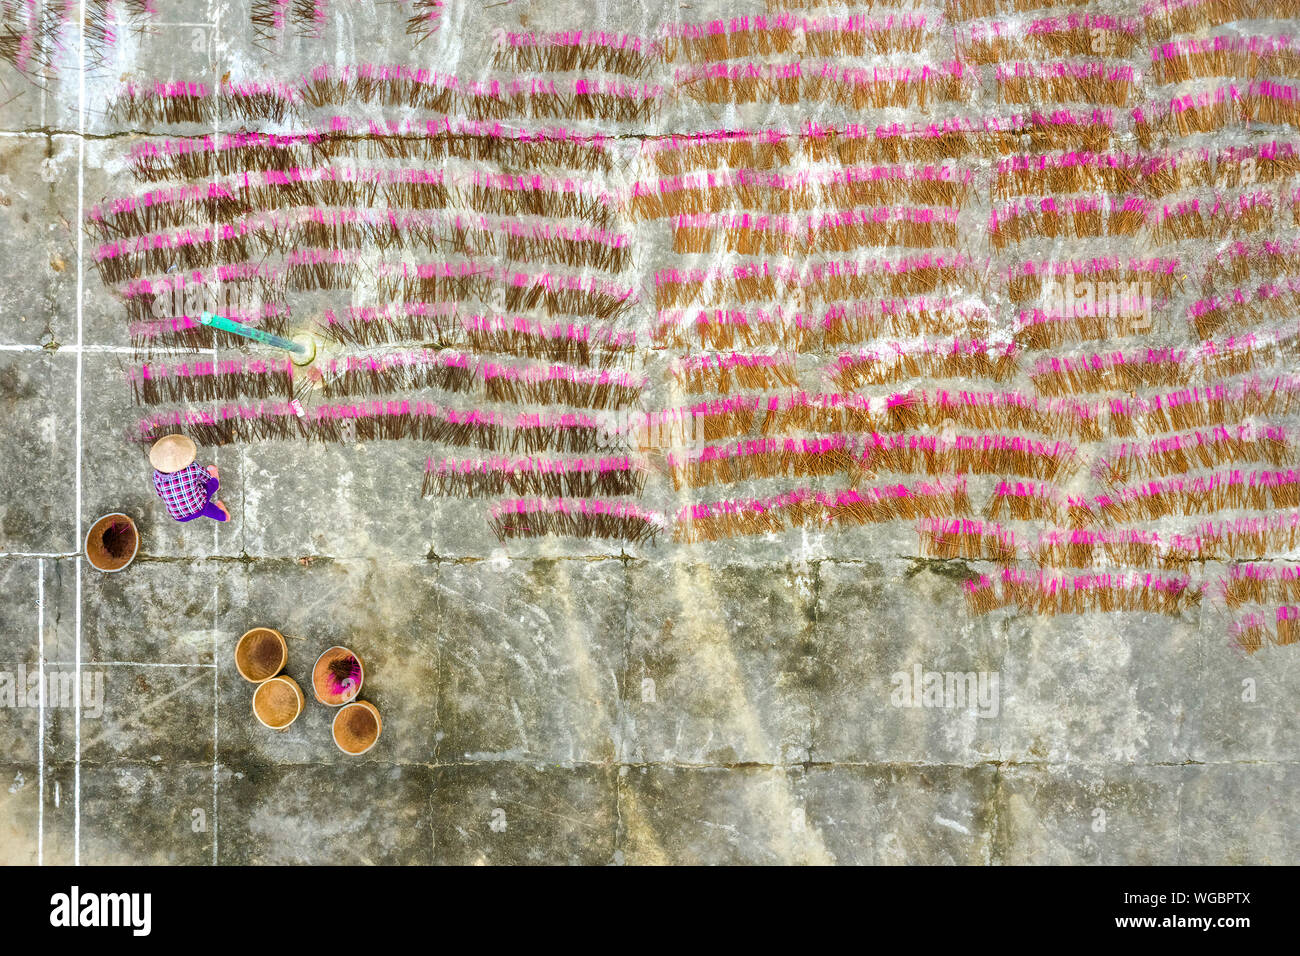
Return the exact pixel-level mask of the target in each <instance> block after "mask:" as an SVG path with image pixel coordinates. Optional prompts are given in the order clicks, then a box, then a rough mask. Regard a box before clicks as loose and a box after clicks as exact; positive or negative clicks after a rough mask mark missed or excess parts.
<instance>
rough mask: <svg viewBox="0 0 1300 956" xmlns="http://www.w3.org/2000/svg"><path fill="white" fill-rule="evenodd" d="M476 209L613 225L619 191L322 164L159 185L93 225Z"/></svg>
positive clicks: (106, 205)
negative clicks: (380, 209) (277, 213)
mask: <svg viewBox="0 0 1300 956" xmlns="http://www.w3.org/2000/svg"><path fill="white" fill-rule="evenodd" d="M376 204H385V205H388V206H392V207H396V208H401V209H446V208H449V207H451V208H459V209H462V210H473V211H474V212H477V213H479V214H485V215H503V216H523V215H533V216H552V217H556V218H565V217H571V218H578V219H588V220H591V221H593V222H594V223H595V225H596V226H598V227H600V228H602V229H609V228H611V227H612V226H613V225H614V220H615V217H616V215H617V209H618V206H619V201H618V197H617V196H615V195H612V194H611V193H610V192H609V191H607V190H605V189H603V188H601V186H600V185H599V184H598V183H594V182H592V181H591V180H590V179H574V178H562V177H555V176H548V175H544V174H541V173H529V174H527V175H521V174H506V173H492V172H482V171H479V170H474V171H470V172H463V173H456V172H452V173H450V174H448V173H447V172H446V171H444V170H430V169H426V168H423V167H418V166H417V167H398V168H392V167H381V166H321V167H306V168H303V167H295V168H293V169H290V170H274V169H267V170H262V171H256V172H254V171H246V172H243V173H239V174H236V175H235V176H232V177H230V178H227V179H223V180H211V181H208V182H204V183H189V184H176V185H171V186H160V187H157V188H154V189H150V190H146V191H145V192H142V193H138V194H130V195H126V196H119V197H116V198H113V199H111V200H105V201H104V202H103V203H102V204H96V205H94V206H92V207H91V208H90V210H88V211H87V213H86V223H87V227H88V228H89V229H91V230H92V231H93V232H95V233H96V234H98V235H101V236H103V237H105V238H114V237H122V236H137V235H145V234H148V233H150V232H154V231H156V230H160V229H165V228H168V227H174V226H187V225H188V226H191V227H193V226H194V225H195V224H196V223H211V222H213V221H214V220H215V221H216V222H218V223H232V222H235V221H236V220H238V219H240V218H243V217H245V216H249V215H252V214H253V213H255V212H264V211H267V210H271V209H285V208H298V207H306V208H309V209H310V208H318V207H329V208H339V207H343V208H371V207H374V206H375V205H376Z"/></svg>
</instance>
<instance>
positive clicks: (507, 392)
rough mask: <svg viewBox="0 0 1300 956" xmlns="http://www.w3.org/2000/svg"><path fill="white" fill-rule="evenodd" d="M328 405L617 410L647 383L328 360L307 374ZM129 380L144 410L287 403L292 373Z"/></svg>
mask: <svg viewBox="0 0 1300 956" xmlns="http://www.w3.org/2000/svg"><path fill="white" fill-rule="evenodd" d="M313 371H314V372H315V373H316V376H317V380H318V381H319V383H320V386H321V388H322V390H323V393H324V396H325V397H326V398H327V399H337V398H342V397H346V396H360V395H379V394H389V393H409V392H413V391H418V390H421V389H428V388H437V389H442V390H444V391H450V392H468V393H474V394H480V395H482V397H484V398H485V399H487V400H488V401H493V402H509V403H515V404H534V405H566V406H570V407H577V408H596V409H604V408H619V407H622V406H624V405H628V404H631V403H633V402H635V401H636V400H637V399H638V398H639V397H640V395H641V391H642V389H643V388H644V387H645V382H644V380H642V379H637V378H635V377H633V376H632V375H630V374H628V373H626V372H619V371H610V370H607V369H584V368H577V367H574V366H570V365H555V364H552V365H508V364H502V363H500V362H496V361H491V360H486V359H482V358H480V357H477V356H471V355H468V354H466V353H459V352H454V351H450V350H444V351H441V352H433V351H431V350H429V349H424V350H422V351H420V352H396V353H387V354H384V355H379V356H355V355H352V356H347V357H346V358H344V359H341V360H340V359H329V360H328V361H325V362H322V363H321V364H318V365H316V366H314V367H313ZM128 377H129V379H130V381H131V383H132V386H133V388H134V390H135V392H136V396H137V399H138V400H140V401H142V402H144V403H145V404H150V405H154V404H158V403H160V402H164V401H169V400H170V401H177V400H181V399H189V400H192V401H200V400H217V399H234V398H239V397H250V398H267V397H270V396H273V395H280V396H284V397H286V398H289V397H292V396H293V393H294V392H293V367H292V365H291V364H290V363H289V362H287V361H283V362H265V361H261V360H253V359H249V360H226V361H220V362H213V361H195V362H192V363H191V362H181V363H173V364H171V365H168V364H166V363H163V362H153V363H146V364H145V365H143V366H141V367H140V368H139V369H135V368H132V369H130V370H129V371H128Z"/></svg>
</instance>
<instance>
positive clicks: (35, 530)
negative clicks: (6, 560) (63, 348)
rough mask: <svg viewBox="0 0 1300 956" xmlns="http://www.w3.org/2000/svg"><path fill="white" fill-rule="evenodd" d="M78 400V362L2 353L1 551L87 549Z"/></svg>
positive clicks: (43, 355)
mask: <svg viewBox="0 0 1300 956" xmlns="http://www.w3.org/2000/svg"><path fill="white" fill-rule="evenodd" d="M75 393H76V364H75V359H74V357H73V356H72V355H69V354H66V353H65V354H62V355H60V354H57V353H56V354H50V353H46V352H0V415H3V416H4V421H5V422H6V426H5V428H4V429H3V431H0V461H8V462H11V463H12V466H11V467H7V468H5V469H4V470H3V472H2V473H0V552H46V553H66V552H69V551H76V550H79V548H80V544H79V543H78V542H74V540H73V538H74V537H75V534H76V531H75V528H76V521H77V518H76V501H77V498H76V427H75V421H76V415H75V408H76V396H75ZM20 462H21V463H22V465H21V467H17V465H18V463H20Z"/></svg>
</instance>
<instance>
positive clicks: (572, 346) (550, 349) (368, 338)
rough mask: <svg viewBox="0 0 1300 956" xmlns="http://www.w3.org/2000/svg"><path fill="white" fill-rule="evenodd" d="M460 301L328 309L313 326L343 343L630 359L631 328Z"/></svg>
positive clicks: (572, 359) (587, 360)
mask: <svg viewBox="0 0 1300 956" xmlns="http://www.w3.org/2000/svg"><path fill="white" fill-rule="evenodd" d="M460 305H461V303H457V302H453V301H443V302H410V301H408V302H401V303H396V304H393V305H381V306H351V307H349V308H348V309H347V310H345V311H343V312H342V313H341V314H340V313H337V312H335V311H334V310H333V309H327V310H326V311H325V313H324V315H323V316H322V319H321V321H320V322H318V323H317V329H318V331H320V333H321V334H322V335H323V336H325V337H326V338H328V339H330V340H332V341H335V342H338V343H340V344H343V345H352V346H372V345H396V344H401V343H406V342H441V343H444V344H445V345H447V346H452V347H462V348H469V349H472V350H474V351H477V352H496V353H501V354H505V355H524V356H528V357H531V358H543V359H549V360H551V361H555V362H569V363H572V364H577V365H599V366H607V365H610V364H613V363H614V362H617V361H621V360H624V359H628V358H630V356H631V353H632V352H633V351H634V350H635V348H636V345H637V335H636V333H635V332H634V331H621V330H617V329H612V328H610V327H609V326H606V325H592V324H589V323H581V322H559V321H544V320H540V319H536V318H530V317H528V316H522V315H514V316H507V315H494V314H479V313H468V314H465V313H462V312H461V311H460Z"/></svg>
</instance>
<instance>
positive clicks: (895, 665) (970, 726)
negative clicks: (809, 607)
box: [809, 561, 1008, 763]
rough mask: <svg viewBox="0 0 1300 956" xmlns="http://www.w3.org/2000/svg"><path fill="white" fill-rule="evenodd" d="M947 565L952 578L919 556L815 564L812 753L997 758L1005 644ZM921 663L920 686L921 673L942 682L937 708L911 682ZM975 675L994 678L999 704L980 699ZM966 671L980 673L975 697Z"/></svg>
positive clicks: (860, 757)
mask: <svg viewBox="0 0 1300 956" xmlns="http://www.w3.org/2000/svg"><path fill="white" fill-rule="evenodd" d="M943 570H945V571H951V575H949V574H942V573H936V572H935V570H933V569H932V568H930V567H928V566H926V565H924V564H922V563H918V562H913V563H907V564H905V563H903V562H890V563H888V564H881V563H854V564H842V563H837V562H834V561H825V562H822V563H820V564H819V565H818V567H817V577H816V582H817V627H816V629H815V632H814V638H813V640H814V645H813V649H812V654H811V657H812V661H813V662H814V666H813V668H812V670H811V678H810V680H809V694H810V696H811V700H812V709H813V714H814V718H815V719H814V731H813V756H814V759H816V760H818V761H829V762H832V763H838V762H840V761H849V762H876V761H882V762H886V763H892V762H895V761H907V762H912V761H920V762H956V763H967V762H972V761H975V760H977V759H994V758H996V757H997V754H998V746H999V743H998V741H999V733H1000V727H1001V724H1002V721H1003V720H1004V716H1005V710H1004V708H1005V695H1006V694H1007V692H1008V691H1007V688H1006V686H1005V682H1004V679H1003V677H1002V675H1001V674H998V672H999V671H1000V669H1001V668H1002V664H1003V653H1004V647H1003V645H1002V643H1001V642H999V641H997V640H996V639H995V637H994V635H993V633H992V631H991V628H990V625H989V622H988V620H987V619H982V618H972V617H970V616H969V615H968V614H967V613H966V612H965V609H964V607H963V606H962V596H961V591H960V589H959V587H958V586H957V582H956V581H955V580H954V577H959V575H960V570H959V569H957V568H944V569H943ZM918 669H919V672H920V674H921V675H922V684H923V685H924V680H925V678H924V675H925V674H927V673H931V674H938V675H940V679H942V680H944V683H945V687H944V697H943V700H942V705H941V706H927V701H926V700H925V699H924V697H923V694H922V691H923V689H924V687H923V686H922V687H921V688H913V687H912V684H913V683H915V675H916V674H917V672H918ZM981 673H983V674H985V675H989V676H992V675H994V674H997V675H998V676H997V678H996V679H997V681H998V683H997V688H996V689H997V693H998V701H997V706H996V708H994V707H987V706H981V703H980V700H979V698H978V689H979V687H978V680H979V675H980V674H981ZM950 674H951V675H954V676H956V675H962V680H961V681H960V687H961V689H962V693H963V696H962V698H961V699H960V700H958V699H957V696H956V689H957V688H956V686H954V693H953V695H952V698H953V699H952V701H951V706H949V703H950V702H949V699H948V694H947V686H946V685H947V676H948V675H950ZM968 674H970V675H975V678H976V686H975V689H976V691H977V694H976V696H975V697H974V699H967V695H966V692H967V690H968V689H969V687H970V683H969V681H968V680H967V679H966V678H965V675H968ZM904 682H906V685H905V683H904ZM989 686H990V690H991V689H992V687H991V685H989ZM901 691H907V693H906V694H902V693H901ZM913 691H915V693H914V692H913Z"/></svg>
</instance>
